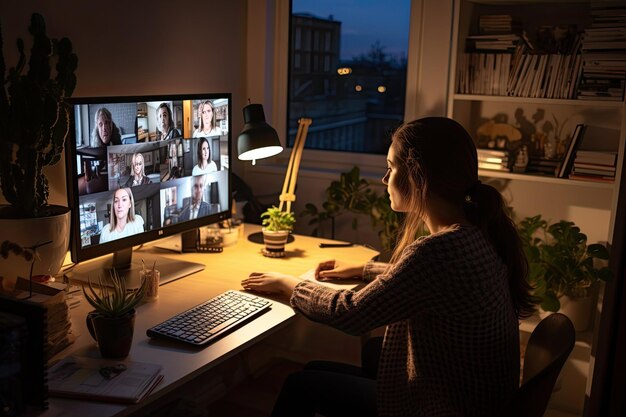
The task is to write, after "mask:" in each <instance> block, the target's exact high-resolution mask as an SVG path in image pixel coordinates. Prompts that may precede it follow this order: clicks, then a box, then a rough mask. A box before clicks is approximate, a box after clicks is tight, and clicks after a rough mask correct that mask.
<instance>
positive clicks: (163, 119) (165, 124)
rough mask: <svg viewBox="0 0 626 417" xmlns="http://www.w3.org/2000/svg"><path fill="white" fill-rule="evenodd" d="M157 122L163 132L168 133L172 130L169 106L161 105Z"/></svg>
mask: <svg viewBox="0 0 626 417" xmlns="http://www.w3.org/2000/svg"><path fill="white" fill-rule="evenodd" d="M157 119H158V120H157V123H158V125H159V130H160V131H161V132H163V133H166V132H168V131H169V130H170V114H169V112H168V111H167V108H165V107H160V108H159V112H158V114H157Z"/></svg>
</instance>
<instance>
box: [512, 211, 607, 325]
mask: <svg viewBox="0 0 626 417" xmlns="http://www.w3.org/2000/svg"><path fill="white" fill-rule="evenodd" d="M518 230H519V233H520V237H521V239H522V242H523V246H524V252H525V253H526V257H527V259H528V263H529V267H530V269H529V280H530V281H531V282H532V283H533V286H534V287H535V291H534V293H535V295H536V296H538V297H539V298H540V300H541V308H542V309H543V310H545V311H561V312H563V313H564V314H569V315H570V319H571V320H572V322H573V323H574V327H575V328H576V330H577V331H581V330H586V329H587V328H588V326H589V323H590V322H589V320H590V318H591V316H592V311H591V306H592V305H593V302H592V301H593V296H594V293H595V289H596V287H597V284H598V283H600V282H601V281H607V280H609V279H610V278H611V276H612V273H611V270H610V269H609V268H608V267H606V266H600V267H596V266H595V265H594V260H595V259H598V260H608V258H609V251H608V249H607V247H606V246H605V245H603V244H600V243H595V244H590V245H587V236H586V235H585V234H584V233H582V232H581V230H580V228H579V227H578V226H576V225H575V224H574V223H573V222H568V221H564V220H561V221H559V222H556V223H552V224H549V223H548V222H547V221H546V220H544V219H542V218H541V215H537V216H533V217H527V218H525V219H523V220H522V221H521V222H520V223H519V225H518ZM575 301H578V302H580V303H581V304H582V305H587V307H588V308H589V309H588V310H587V311H580V312H576V313H572V312H568V311H563V309H564V307H566V305H567V304H569V305H570V306H571V305H572V304H573V303H574V302H575Z"/></svg>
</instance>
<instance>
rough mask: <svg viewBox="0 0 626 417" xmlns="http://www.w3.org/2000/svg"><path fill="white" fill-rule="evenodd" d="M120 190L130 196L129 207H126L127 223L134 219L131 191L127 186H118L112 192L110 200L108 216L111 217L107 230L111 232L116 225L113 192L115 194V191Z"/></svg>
mask: <svg viewBox="0 0 626 417" xmlns="http://www.w3.org/2000/svg"><path fill="white" fill-rule="evenodd" d="M120 190H124V191H126V194H128V197H130V207H129V208H128V218H127V220H126V221H127V223H128V222H134V221H135V198H134V197H133V192H132V191H131V190H130V188H128V187H123V188H118V189H117V190H115V192H114V193H113V201H112V202H111V212H110V214H109V215H110V217H109V218H110V219H111V221H110V222H109V230H110V231H111V232H112V231H114V230H115V228H116V227H117V217H116V216H115V194H117V192H118V191H120Z"/></svg>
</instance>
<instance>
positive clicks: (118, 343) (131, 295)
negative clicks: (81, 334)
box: [83, 269, 148, 358]
mask: <svg viewBox="0 0 626 417" xmlns="http://www.w3.org/2000/svg"><path fill="white" fill-rule="evenodd" d="M109 275H110V279H109V280H107V281H106V282H105V281H104V280H103V279H102V278H100V279H99V280H98V285H97V287H98V288H97V289H96V288H95V286H94V285H93V284H92V283H91V280H90V281H89V282H88V289H87V288H85V286H83V294H84V295H85V299H86V300H87V302H88V303H89V304H91V306H92V307H93V308H94V309H95V310H94V311H91V312H90V313H89V314H88V315H87V328H88V329H89V333H91V336H92V337H93V338H94V340H96V342H98V347H99V349H100V353H101V354H102V357H104V358H123V357H126V356H128V352H130V347H131V345H132V342H133V332H134V328H135V307H136V306H137V304H139V302H140V301H141V300H142V299H143V297H144V295H145V293H146V290H147V286H148V281H147V280H145V279H144V280H142V282H141V285H140V286H139V288H136V289H130V290H129V289H127V288H126V280H125V279H124V277H121V276H120V275H119V274H118V273H117V271H116V270H115V269H111V271H110V274H109Z"/></svg>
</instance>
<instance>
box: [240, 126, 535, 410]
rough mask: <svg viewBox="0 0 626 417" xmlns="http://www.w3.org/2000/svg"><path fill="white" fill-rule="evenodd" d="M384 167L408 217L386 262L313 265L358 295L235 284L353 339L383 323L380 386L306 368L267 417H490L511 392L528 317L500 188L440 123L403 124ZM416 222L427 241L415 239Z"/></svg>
mask: <svg viewBox="0 0 626 417" xmlns="http://www.w3.org/2000/svg"><path fill="white" fill-rule="evenodd" d="M387 166H388V168H387V173H386V174H385V176H384V178H383V183H384V184H385V185H386V186H387V191H388V192H389V196H390V201H391V208H392V209H393V210H395V211H398V212H403V213H405V220H404V227H403V229H402V234H401V236H400V237H399V240H398V243H397V246H396V248H395V251H394V253H393V255H392V259H391V263H390V264H389V265H383V264H379V263H375V262H370V263H367V264H366V265H345V264H343V263H341V262H337V261H328V262H323V263H321V264H320V265H319V266H318V267H317V270H316V278H317V279H319V280H326V279H344V278H352V277H360V278H362V279H363V280H365V281H367V282H368V284H367V285H366V286H365V287H364V288H363V289H361V290H360V291H358V292H355V291H351V290H334V289H331V288H327V287H324V286H321V285H319V284H317V283H314V282H310V281H308V282H307V281H301V280H299V279H298V278H296V277H293V276H289V275H283V274H278V273H258V272H254V273H252V274H250V276H249V277H248V278H247V279H245V280H243V281H242V285H243V287H244V288H245V289H248V290H254V291H259V292H268V293H279V294H283V295H285V296H288V297H290V303H291V305H292V306H293V307H294V308H295V309H297V310H299V311H300V312H301V313H302V314H304V315H305V316H307V317H309V318H310V319H312V320H314V321H319V322H322V323H326V324H329V325H331V326H333V327H335V328H337V329H340V330H343V331H346V332H348V333H351V334H357V335H358V334H363V333H365V332H368V331H370V330H373V329H375V328H377V327H380V326H383V325H385V326H386V332H385V338H384V342H383V346H382V351H381V353H380V359H379V365H378V372H377V377H376V379H371V378H368V377H364V376H359V375H354V374H351V373H345V372H343V371H341V370H340V369H330V370H329V369H327V368H324V367H320V366H318V365H311V366H309V367H308V368H305V369H304V370H303V371H301V372H299V373H296V374H294V375H292V376H290V377H289V378H288V379H287V381H286V383H285V385H284V386H283V390H282V392H281V394H280V396H279V398H278V400H277V402H276V404H275V407H274V413H273V415H274V416H283V415H285V416H286V415H291V416H296V415H298V416H303V415H311V416H312V415H314V414H315V413H316V412H319V413H321V414H323V415H325V416H327V417H328V416H335V415H379V416H496V415H498V411H499V410H500V409H501V408H502V407H503V406H504V405H505V404H506V403H507V401H509V400H510V399H511V398H512V395H513V393H514V391H515V390H516V389H517V387H518V382H519V365H520V364H519V330H518V319H519V318H522V317H527V316H529V315H530V314H532V312H533V311H534V306H533V301H534V300H533V298H532V296H531V295H530V289H531V288H530V286H529V285H528V283H527V281H526V276H527V270H528V264H527V262H526V258H525V257H524V254H523V251H522V248H521V243H520V240H519V237H518V236H517V232H516V229H515V225H514V224H513V222H512V221H511V219H510V218H509V217H508V216H507V215H506V212H505V210H504V204H503V201H502V197H501V195H500V193H499V192H498V191H497V190H495V189H494V188H493V187H491V186H489V185H486V184H482V183H481V182H480V181H479V180H478V175H477V173H478V168H477V155H476V148H475V146H474V143H473V141H472V139H471V137H470V136H469V134H468V133H467V132H466V131H465V129H463V127H462V126H461V125H459V124H458V123H456V122H455V121H453V120H451V119H447V118H442V117H428V118H424V119H420V120H417V121H414V122H411V123H408V124H404V125H403V126H401V127H400V128H399V129H398V130H397V131H396V132H395V133H394V135H393V138H392V144H391V146H390V148H389V152H388V155H387ZM422 223H423V224H425V226H426V227H427V228H428V230H429V231H430V235H429V236H426V237H421V238H418V239H415V236H416V234H417V231H418V229H419V227H420V225H421V224H422ZM334 396H338V397H340V398H341V400H340V401H336V398H334ZM335 403H337V404H335Z"/></svg>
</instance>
